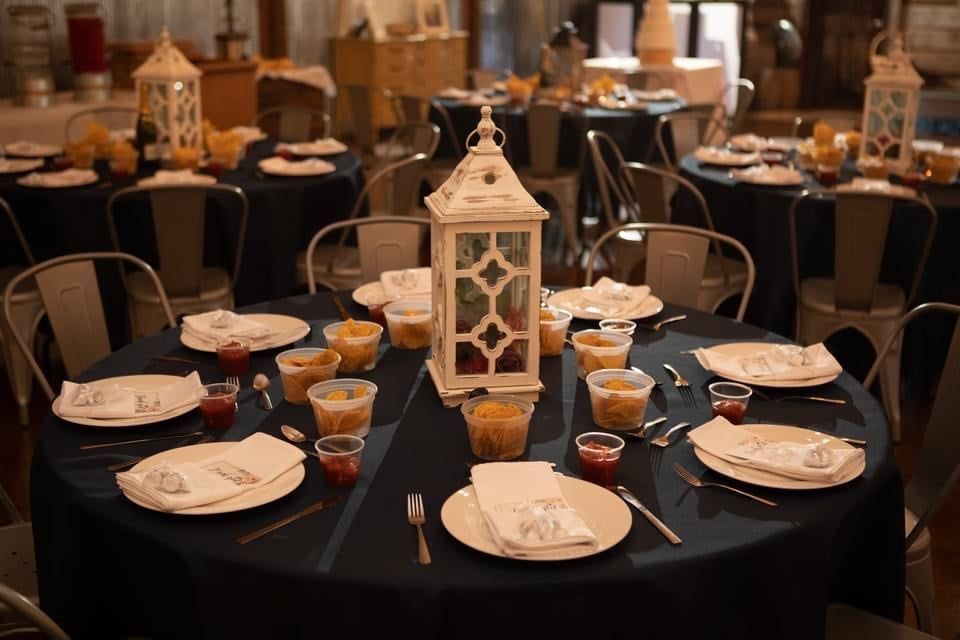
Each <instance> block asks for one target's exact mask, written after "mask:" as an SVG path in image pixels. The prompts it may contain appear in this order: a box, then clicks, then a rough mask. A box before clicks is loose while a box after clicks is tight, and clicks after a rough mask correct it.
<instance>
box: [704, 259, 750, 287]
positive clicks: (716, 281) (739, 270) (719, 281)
mask: <svg viewBox="0 0 960 640" xmlns="http://www.w3.org/2000/svg"><path fill="white" fill-rule="evenodd" d="M721 262H722V264H723V266H724V267H725V268H726V269H727V276H728V277H729V278H730V281H729V282H728V283H725V282H724V281H723V269H721V267H720V265H721ZM746 281H747V263H746V262H744V261H743V260H737V259H736V258H728V257H726V256H718V255H717V254H715V253H708V254H707V263H706V265H705V266H704V269H703V280H701V281H700V287H701V288H704V289H714V288H720V287H723V286H725V285H726V284H735V283H744V282H746Z"/></svg>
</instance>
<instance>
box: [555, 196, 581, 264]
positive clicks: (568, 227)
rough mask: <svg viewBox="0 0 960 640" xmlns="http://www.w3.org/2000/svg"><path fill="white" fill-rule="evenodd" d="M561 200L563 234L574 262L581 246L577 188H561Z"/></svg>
mask: <svg viewBox="0 0 960 640" xmlns="http://www.w3.org/2000/svg"><path fill="white" fill-rule="evenodd" d="M560 196H561V197H559V198H557V200H559V204H560V216H561V218H562V219H563V233H564V235H566V240H567V246H568V247H569V248H570V251H571V253H572V254H573V257H574V260H576V257H577V248H578V246H579V237H578V236H579V234H578V232H577V187H576V186H575V185H573V186H569V187H561V193H560Z"/></svg>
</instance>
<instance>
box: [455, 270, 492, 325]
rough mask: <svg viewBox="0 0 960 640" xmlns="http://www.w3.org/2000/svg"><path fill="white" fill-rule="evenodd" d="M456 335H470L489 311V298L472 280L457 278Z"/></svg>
mask: <svg viewBox="0 0 960 640" xmlns="http://www.w3.org/2000/svg"><path fill="white" fill-rule="evenodd" d="M456 296H457V334H458V335H463V334H467V333H470V332H471V331H472V330H473V328H474V327H475V326H477V325H478V324H480V319H481V318H483V316H485V315H487V313H488V312H489V311H490V298H489V296H487V294H485V293H484V292H483V290H482V289H481V288H480V285H479V284H477V283H476V282H474V281H473V279H472V278H457V289H456Z"/></svg>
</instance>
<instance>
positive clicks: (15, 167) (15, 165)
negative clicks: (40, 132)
mask: <svg viewBox="0 0 960 640" xmlns="http://www.w3.org/2000/svg"><path fill="white" fill-rule="evenodd" d="M42 166H43V160H41V159H39V158H37V159H24V160H18V159H16V158H0V173H20V172H21V171H33V170H34V169H36V168H38V167H42Z"/></svg>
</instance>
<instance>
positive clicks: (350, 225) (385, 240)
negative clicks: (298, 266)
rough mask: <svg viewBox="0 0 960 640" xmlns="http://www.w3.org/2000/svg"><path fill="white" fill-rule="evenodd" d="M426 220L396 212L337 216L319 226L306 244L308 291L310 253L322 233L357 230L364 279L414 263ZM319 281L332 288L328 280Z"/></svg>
mask: <svg viewBox="0 0 960 640" xmlns="http://www.w3.org/2000/svg"><path fill="white" fill-rule="evenodd" d="M429 228H430V221H429V220H424V219H422V218H411V217H399V216H373V217H370V218H360V219H355V220H341V221H339V222H334V223H333V224H328V225H327V226H325V227H324V228H322V229H320V231H318V232H317V233H316V234H315V235H314V236H313V238H311V239H310V244H309V245H308V246H307V258H306V266H307V287H308V288H309V290H310V293H316V292H317V278H316V275H315V274H314V269H313V255H314V252H315V251H316V248H317V244H319V242H320V240H322V239H323V238H324V237H325V236H328V235H331V234H333V233H335V232H337V231H339V232H341V235H343V233H344V232H349V231H350V230H351V229H356V231H357V244H358V246H359V249H360V271H361V277H362V279H363V281H364V282H371V281H375V280H379V279H380V274H381V273H383V272H384V271H390V270H394V269H407V268H410V267H416V266H417V265H418V261H419V258H420V243H421V239H422V237H423V233H424V231H425V230H429ZM320 284H322V285H323V286H325V287H327V288H328V289H335V288H336V287H334V286H333V285H332V284H330V283H329V282H323V281H321V282H320Z"/></svg>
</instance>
